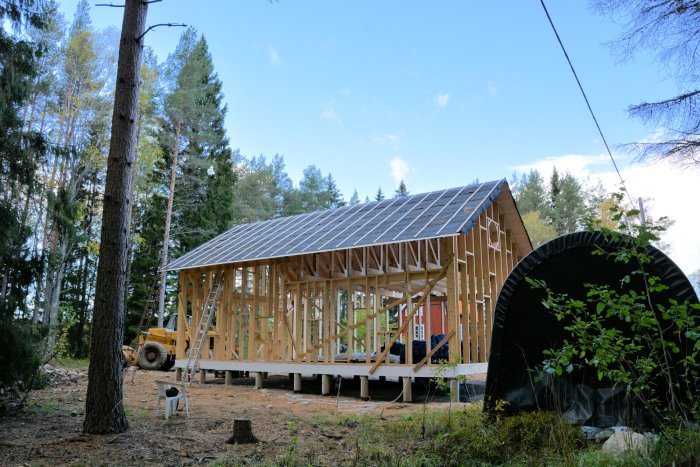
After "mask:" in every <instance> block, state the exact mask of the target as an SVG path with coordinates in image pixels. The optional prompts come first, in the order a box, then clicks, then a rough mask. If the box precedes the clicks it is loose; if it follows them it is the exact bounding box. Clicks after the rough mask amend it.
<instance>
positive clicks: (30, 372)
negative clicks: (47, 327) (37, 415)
mask: <svg viewBox="0 0 700 467" xmlns="http://www.w3.org/2000/svg"><path fill="white" fill-rule="evenodd" d="M44 337H45V335H44V333H43V332H42V331H41V330H40V329H38V328H37V327H35V326H32V325H29V324H27V323H24V322H21V321H16V320H10V319H0V368H2V371H0V388H12V387H13V385H15V384H18V385H19V389H20V390H24V389H29V387H28V385H29V384H30V383H31V382H32V379H33V377H34V375H35V374H36V372H37V370H38V369H39V366H40V365H41V341H42V339H43V338H44Z"/></svg>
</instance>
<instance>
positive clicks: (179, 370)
mask: <svg viewBox="0 0 700 467" xmlns="http://www.w3.org/2000/svg"><path fill="white" fill-rule="evenodd" d="M175 381H182V368H175Z"/></svg>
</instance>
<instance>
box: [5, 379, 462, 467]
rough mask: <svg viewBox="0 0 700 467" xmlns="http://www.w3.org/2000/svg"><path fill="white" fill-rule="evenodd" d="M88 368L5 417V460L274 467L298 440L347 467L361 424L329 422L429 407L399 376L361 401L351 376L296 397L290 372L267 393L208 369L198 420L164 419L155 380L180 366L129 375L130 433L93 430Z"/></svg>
mask: <svg viewBox="0 0 700 467" xmlns="http://www.w3.org/2000/svg"><path fill="white" fill-rule="evenodd" d="M127 371H128V370H127ZM86 373H87V372H86V370H79V371H78V373H77V378H76V377H73V378H70V379H64V380H62V381H60V382H58V384H56V385H54V386H50V387H47V388H45V389H42V390H38V391H34V392H32V393H31V394H30V397H29V400H28V403H27V404H26V406H25V408H24V409H23V410H22V411H21V412H20V413H19V414H17V415H15V416H12V417H9V416H6V417H3V418H0V465H65V464H82V465H192V464H205V465H206V464H210V463H224V464H228V465H241V464H251V463H252V464H258V463H273V464H274V463H278V461H279V459H280V458H281V457H280V456H283V454H284V452H285V450H287V449H288V446H289V445H290V442H293V443H295V446H296V449H297V450H298V452H299V453H301V454H302V455H308V456H309V458H313V459H314V463H318V464H322V465H331V464H334V465H338V464H347V463H351V462H352V458H353V448H354V439H355V434H354V430H355V429H356V426H357V425H356V424H353V423H346V424H344V423H329V420H336V421H337V420H342V419H347V417H348V416H352V415H362V414H375V415H377V416H380V417H382V418H383V419H386V420H391V419H392V418H394V417H402V416H406V415H407V414H410V413H413V412H420V411H422V410H423V401H424V400H425V392H424V390H423V389H424V388H423V387H422V385H420V384H418V383H414V385H413V397H414V401H420V402H414V403H410V404H409V403H402V402H400V401H401V398H400V396H401V383H400V382H398V381H379V380H370V395H371V397H372V398H371V399H370V400H369V401H362V400H361V399H360V398H359V392H360V383H359V381H358V380H353V379H343V380H342V381H341V382H340V387H339V391H338V385H336V386H335V388H334V392H333V395H332V396H326V397H323V396H321V395H320V392H321V387H320V382H319V381H317V379H316V378H313V377H304V379H303V384H302V391H301V393H300V394H294V392H293V391H292V390H291V389H292V383H291V381H290V380H289V378H288V376H287V375H270V376H269V377H268V378H267V379H265V380H264V384H263V385H264V389H261V390H256V389H254V387H253V380H252V378H235V379H234V384H233V385H230V386H226V385H224V383H223V378H216V377H215V376H214V375H213V374H209V375H208V380H207V384H205V385H204V386H200V385H199V384H198V383H193V384H192V387H191V389H190V391H189V405H190V416H189V418H187V417H186V416H185V413H184V411H180V412H177V413H176V415H175V416H174V417H171V418H170V419H169V420H165V419H164V416H163V411H162V410H161V411H160V414H159V415H157V414H156V411H155V408H156V402H157V391H156V385H155V383H154V381H155V380H157V379H160V380H171V381H174V380H175V373H174V371H170V372H167V373H164V372H153V371H141V370H139V371H135V372H133V374H129V373H127V374H126V379H125V384H124V388H125V407H126V412H127V416H128V420H129V425H130V426H129V430H128V431H126V432H125V433H122V434H119V435H104V436H88V435H82V434H81V429H82V423H83V419H84V413H85V393H86V389H87V377H86ZM132 377H133V382H132ZM71 379H72V381H71ZM430 400H431V402H429V403H428V409H429V410H439V409H441V408H446V405H447V402H446V401H447V398H446V397H444V396H442V397H435V396H434V395H431V396H430ZM397 401H398V402H397ZM463 405H464V404H463V403H460V404H457V406H463ZM454 407H455V405H454V404H453V408H454ZM239 417H242V418H247V419H250V420H251V422H252V428H253V433H254V435H255V436H256V437H257V438H258V439H259V441H260V442H259V443H256V444H247V445H243V444H238V445H229V444H226V443H225V441H226V440H227V439H228V437H229V436H230V434H231V425H232V421H233V419H234V418H239Z"/></svg>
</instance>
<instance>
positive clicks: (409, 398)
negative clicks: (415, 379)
mask: <svg viewBox="0 0 700 467" xmlns="http://www.w3.org/2000/svg"><path fill="white" fill-rule="evenodd" d="M403 401H404V402H413V391H412V387H411V377H410V376H404V377H403Z"/></svg>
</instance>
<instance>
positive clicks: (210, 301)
mask: <svg viewBox="0 0 700 467" xmlns="http://www.w3.org/2000/svg"><path fill="white" fill-rule="evenodd" d="M223 283H224V275H223V273H221V274H219V277H218V281H217V282H215V283H214V284H213V285H212V288H211V289H210V290H209V295H207V300H206V301H205V302H204V306H203V307H202V316H201V318H200V319H199V325H198V326H197V331H195V334H194V341H193V343H192V346H190V353H189V356H188V357H187V365H186V366H185V373H184V374H183V375H182V381H183V383H184V384H185V386H186V388H187V389H189V388H190V386H191V385H192V380H193V379H194V374H195V373H196V372H197V364H198V363H199V357H200V356H201V354H202V348H204V344H205V343H206V342H208V341H209V339H208V334H209V325H210V324H211V320H212V318H213V317H214V313H216V305H217V304H218V302H219V297H221V290H222V289H223Z"/></svg>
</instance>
